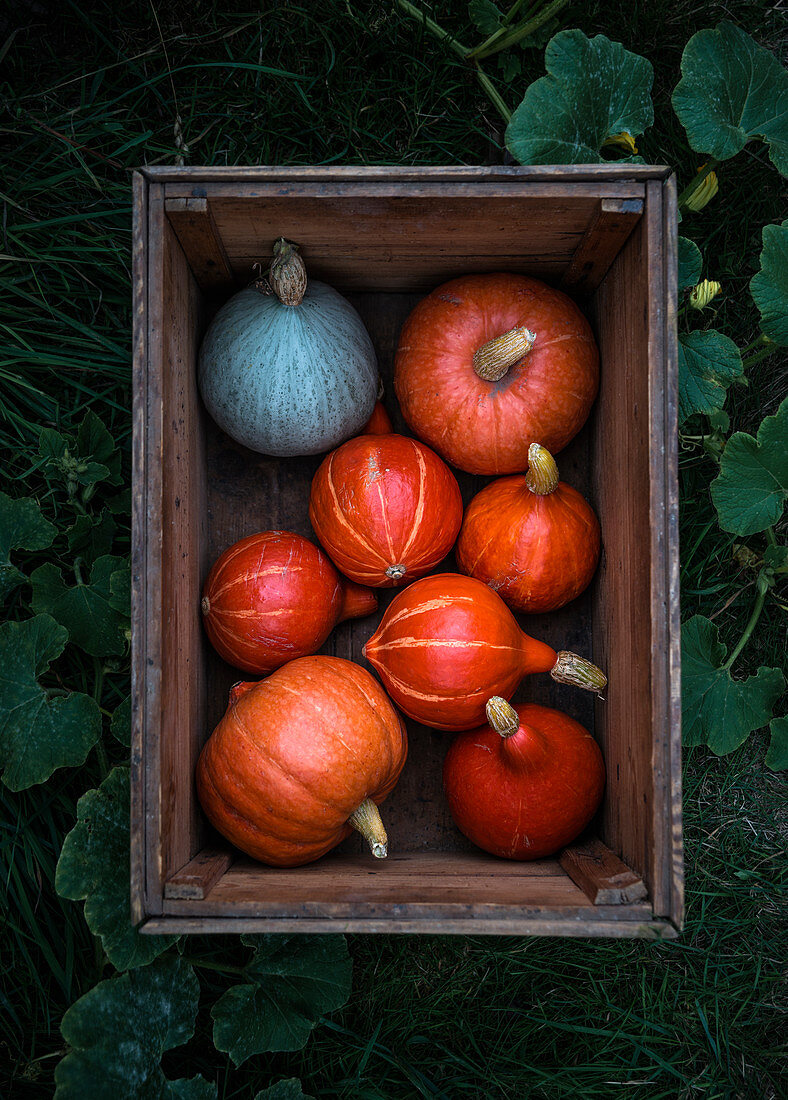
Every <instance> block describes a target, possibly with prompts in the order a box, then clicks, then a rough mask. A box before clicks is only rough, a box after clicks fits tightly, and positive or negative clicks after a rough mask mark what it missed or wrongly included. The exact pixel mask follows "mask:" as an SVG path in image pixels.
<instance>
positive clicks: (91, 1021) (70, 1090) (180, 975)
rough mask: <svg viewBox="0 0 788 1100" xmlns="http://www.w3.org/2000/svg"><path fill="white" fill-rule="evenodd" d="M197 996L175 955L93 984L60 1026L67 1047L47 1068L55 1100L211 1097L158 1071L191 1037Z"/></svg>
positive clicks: (196, 1080)
mask: <svg viewBox="0 0 788 1100" xmlns="http://www.w3.org/2000/svg"><path fill="white" fill-rule="evenodd" d="M199 993H200V990H199V985H198V983H197V979H196V977H195V976H194V971H193V970H192V968H191V967H190V966H189V965H188V963H186V962H184V961H183V959H181V958H178V957H177V956H176V957H169V958H164V959H159V960H157V961H156V962H154V963H151V964H150V966H145V967H141V968H140V969H139V970H132V971H130V972H129V973H127V974H121V975H120V977H117V978H110V980H109V981H105V982H99V984H98V985H97V986H95V987H94V988H93V989H91V990H90V992H89V993H86V994H85V996H84V997H81V998H80V999H79V1000H78V1001H77V1002H76V1004H73V1005H72V1006H71V1008H70V1009H69V1010H68V1012H66V1014H65V1016H64V1017H63V1021H62V1023H61V1025H60V1030H61V1031H62V1033H63V1038H64V1039H65V1040H66V1042H67V1043H68V1045H69V1047H70V1048H71V1049H70V1050H69V1052H68V1054H66V1056H65V1058H64V1059H63V1060H62V1061H61V1062H60V1064H59V1065H58V1066H57V1068H56V1069H55V1083H56V1086H57V1088H56V1089H55V1100H87V1098H88V1097H89V1098H90V1100H176V1098H177V1100H212V1098H213V1097H215V1096H216V1086H215V1085H213V1084H211V1083H210V1082H208V1081H206V1080H205V1079H204V1078H203V1077H193V1078H190V1079H188V1080H187V1079H181V1080H179V1081H168V1080H167V1078H166V1077H165V1076H164V1074H163V1073H162V1070H161V1066H160V1062H161V1059H162V1055H163V1054H164V1052H165V1051H167V1050H172V1048H173V1047H177V1046H181V1045H182V1044H183V1043H185V1042H187V1040H189V1039H190V1038H191V1037H192V1035H193V1033H194V1021H195V1017H196V1015H197V1004H198V1000H199Z"/></svg>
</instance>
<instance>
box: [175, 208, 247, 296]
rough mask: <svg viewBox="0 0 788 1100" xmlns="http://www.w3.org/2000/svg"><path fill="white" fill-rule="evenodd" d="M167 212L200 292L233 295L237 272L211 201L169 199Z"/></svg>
mask: <svg viewBox="0 0 788 1100" xmlns="http://www.w3.org/2000/svg"><path fill="white" fill-rule="evenodd" d="M164 210H165V213H166V215H167V218H168V219H169V222H170V225H171V226H172V228H173V229H174V230H175V235H176V237H177V238H178V241H179V242H180V246H181V248H182V249H183V253H184V255H185V256H186V259H187V261H188V264H189V267H190V268H191V272H192V275H193V276H194V278H195V280H196V282H197V285H198V286H199V287H200V289H201V290H203V291H205V292H207V293H210V292H211V291H215V290H219V289H221V290H225V291H227V292H228V293H229V292H230V291H231V290H232V289H233V286H234V278H233V271H232V268H231V266H230V261H229V260H228V259H227V253H226V252H225V250H224V244H223V243H222V238H221V235H220V233H219V231H218V230H217V228H216V222H215V221H214V218H213V214H212V212H211V205H210V203H209V202H208V200H207V199H205V198H193V197H190V198H182V199H175V198H165V200H164Z"/></svg>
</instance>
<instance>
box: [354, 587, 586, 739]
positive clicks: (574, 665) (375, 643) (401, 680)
mask: <svg viewBox="0 0 788 1100" xmlns="http://www.w3.org/2000/svg"><path fill="white" fill-rule="evenodd" d="M364 656H365V657H366V658H367V660H368V661H369V662H370V664H371V665H372V666H373V667H374V669H375V671H376V672H377V673H378V674H379V676H380V678H381V680H382V681H383V684H384V686H385V688H386V690H387V691H388V693H389V695H390V696H391V697H392V699H393V700H394V702H395V703H396V704H397V706H398V707H399V708H400V709H401V710H403V711H404V712H405V714H407V715H409V716H410V717H411V718H414V719H415V720H416V721H417V722H422V723H423V724H424V725H425V726H433V727H435V728H437V729H444V730H467V729H472V728H473V727H474V726H478V725H479V724H480V723H481V722H483V721H484V714H485V709H484V708H485V704H486V702H487V700H488V699H489V698H490V696H492V695H501V696H504V697H505V698H507V697H510V696H511V695H512V694H513V693H514V691H515V688H516V687H517V685H518V684H519V683H520V681H521V680H522V678H523V676H526V675H528V674H529V673H532V672H549V673H550V675H551V676H552V677H553V679H554V680H558V681H559V682H561V683H570V684H575V685H577V686H578V687H583V688H586V689H588V690H590V691H601V690H602V688H603V687H604V686H605V684H606V683H607V681H606V679H605V677H604V674H603V673H602V672H601V671H600V670H599V669H598V668H597V667H596V666H595V665H592V664H590V662H588V661H586V660H585V659H584V658H582V657H578V656H577V655H576V654H574V653H568V652H561V653H556V652H555V650H554V649H551V648H550V646H549V645H545V643H544V642H539V641H537V640H536V639H535V638H531V637H529V636H528V635H527V634H524V633H523V631H522V630H520V627H519V626H518V625H517V622H516V621H515V618H514V616H513V615H512V613H511V611H510V610H509V608H508V607H507V606H506V604H505V603H504V602H503V600H502V599H501V598H500V596H497V595H496V594H495V592H493V591H492V589H491V588H488V587H487V585H486V584H484V583H483V582H482V581H477V580H475V579H474V578H473V577H463V576H460V574H458V573H437V574H435V576H432V577H423V578H422V579H421V580H420V581H416V583H415V584H412V585H411V586H410V587H409V588H406V589H405V590H404V591H403V592H400V593H399V594H398V595H397V596H396V597H395V598H394V599H393V600H392V601H391V603H390V604H389V606H388V607H387V609H386V613H385V614H384V616H383V619H382V621H381V623H380V626H379V627H378V629H377V630H376V631H375V633H374V634H373V635H372V637H371V638H370V639H369V641H368V642H367V644H366V645H365V647H364Z"/></svg>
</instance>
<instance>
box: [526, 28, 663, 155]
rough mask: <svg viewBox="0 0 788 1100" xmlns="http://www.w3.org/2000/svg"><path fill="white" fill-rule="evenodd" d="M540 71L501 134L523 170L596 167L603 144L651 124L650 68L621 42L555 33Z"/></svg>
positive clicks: (640, 130) (652, 72) (598, 37)
mask: <svg viewBox="0 0 788 1100" xmlns="http://www.w3.org/2000/svg"><path fill="white" fill-rule="evenodd" d="M545 68H546V69H547V73H548V75H547V76H543V77H541V78H540V79H539V80H535V81H534V82H533V84H531V86H530V87H529V88H528V90H527V91H526V93H525V97H524V99H523V101H522V103H521V104H520V106H519V107H518V108H517V110H516V111H515V112H514V114H513V115H512V118H511V121H510V123H509V125H508V127H507V130H506V145H507V147H508V149H509V151H510V152H511V154H512V156H513V157H514V158H515V159H516V160H518V161H519V162H520V163H521V164H595V163H597V162H599V161H602V160H603V157H602V154H601V152H600V150H601V148H602V145H603V144H604V142H605V139H606V138H608V137H611V136H612V135H614V134H620V133H622V132H626V133H628V134H631V135H632V137H635V136H637V135H638V134H642V133H643V131H644V130H645V129H646V127H647V126H650V125H651V124H652V122H653V121H654V108H653V106H652V103H651V85H652V83H653V80H654V70H653V69H652V67H651V63H650V62H649V61H647V60H646V59H645V58H644V57H639V56H638V54H635V53H630V51H629V50H625V49H624V47H623V46H622V45H621V43H620V42H611V41H610V39H609V38H605V36H604V35H603V34H598V35H597V36H596V37H595V38H591V39H589V38H586V36H585V35H584V34H583V32H582V31H579V30H568V31H560V32H559V33H558V34H557V35H555V37H554V38H552V39H551V40H550V42H549V43H548V46H547V50H546V52H545Z"/></svg>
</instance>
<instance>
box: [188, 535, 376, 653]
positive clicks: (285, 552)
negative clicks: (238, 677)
mask: <svg viewBox="0 0 788 1100" xmlns="http://www.w3.org/2000/svg"><path fill="white" fill-rule="evenodd" d="M377 606H378V601H377V597H376V596H375V593H374V592H370V591H369V589H367V588H361V587H360V586H359V585H357V584H353V583H352V582H351V581H347V580H345V578H344V577H341V576H340V575H339V573H337V571H336V569H334V567H333V565H332V564H331V562H330V561H329V560H328V558H327V557H326V555H325V554H324V553H323V551H322V550H321V549H320V548H319V547H318V546H315V545H314V543H311V542H309V540H308V539H305V538H302V537H301V535H295V534H293V533H292V532H290V531H262V532H260V533H259V534H257V535H249V536H248V537H247V538H244V539H241V540H240V541H239V542H236V543H234V544H233V545H232V546H230V547H229V548H228V549H227V550H225V552H224V553H223V554H222V556H221V557H220V558H219V559H218V560H217V561H216V563H215V565H214V566H213V568H212V569H211V571H210V573H209V574H208V579H207V580H206V582H205V587H204V589H203V594H202V603H201V607H202V614H203V623H204V624H205V630H206V632H207V634H208V637H209V638H210V640H211V644H212V645H213V647H214V649H215V650H216V651H217V652H218V653H219V654H220V655H221V656H222V657H223V658H224V659H225V661H228V662H229V663H230V664H231V665H235V667H236V668H241V669H244V670H245V671H246V672H256V673H264V672H272V671H273V670H274V669H275V668H279V666H280V665H283V664H285V662H286V661H292V660H293V659H294V658H295V657H304V656H306V655H307V654H309V653H314V652H315V650H317V649H319V648H320V646H321V645H322V644H323V642H324V641H325V640H326V638H327V637H328V635H329V634H330V633H331V631H332V630H333V629H334V627H335V626H336V624H337V623H339V622H343V621H344V620H345V619H357V618H360V617H361V616H362V615H370V614H371V613H372V612H373V611H375V610H376V608H377Z"/></svg>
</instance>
